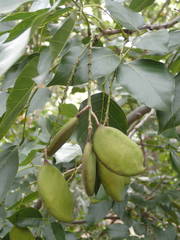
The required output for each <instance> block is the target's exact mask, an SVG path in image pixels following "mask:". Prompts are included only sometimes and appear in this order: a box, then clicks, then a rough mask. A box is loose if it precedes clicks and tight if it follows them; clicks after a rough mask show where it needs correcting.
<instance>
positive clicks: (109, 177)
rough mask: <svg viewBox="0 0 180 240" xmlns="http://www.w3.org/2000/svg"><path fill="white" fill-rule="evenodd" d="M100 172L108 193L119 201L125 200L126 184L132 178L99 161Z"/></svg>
mask: <svg viewBox="0 0 180 240" xmlns="http://www.w3.org/2000/svg"><path fill="white" fill-rule="evenodd" d="M98 173H99V177H100V180H101V183H102V185H103V187H104V189H105V191H106V193H107V194H108V195H109V196H111V198H112V199H113V200H115V201H117V202H121V201H123V200H124V191H125V186H126V185H127V184H128V183H129V182H130V178H129V177H123V176H120V175H117V174H116V173H114V172H112V171H110V170H108V169H107V168H106V167H105V166H104V165H103V164H102V163H101V162H100V161H98Z"/></svg>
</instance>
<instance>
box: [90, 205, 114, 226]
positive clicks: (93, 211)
mask: <svg viewBox="0 0 180 240" xmlns="http://www.w3.org/2000/svg"><path fill="white" fill-rule="evenodd" d="M111 206H112V201H108V200H104V201H101V202H98V203H91V204H90V206H89V210H88V215H87V216H86V220H87V223H88V224H89V225H91V224H96V223H98V222H99V221H101V220H102V219H103V218H104V217H105V216H106V214H107V213H108V211H109V210H110V208H111Z"/></svg>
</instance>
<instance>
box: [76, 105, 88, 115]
mask: <svg viewBox="0 0 180 240" xmlns="http://www.w3.org/2000/svg"><path fill="white" fill-rule="evenodd" d="M89 109H90V106H89V105H86V106H85V107H84V108H83V109H82V110H81V111H80V112H78V114H77V115H76V117H77V118H79V117H80V116H81V115H82V114H83V113H84V112H86V111H87V110H89Z"/></svg>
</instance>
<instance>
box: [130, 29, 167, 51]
mask: <svg viewBox="0 0 180 240" xmlns="http://www.w3.org/2000/svg"><path fill="white" fill-rule="evenodd" d="M168 44H169V33H168V31H167V30H166V29H161V30H159V31H151V32H146V33H144V34H142V35H141V36H140V37H138V38H137V39H136V41H135V43H134V45H135V46H136V47H137V48H140V49H143V50H147V51H148V54H151V55H153V54H157V55H160V54H161V55H164V54H166V53H168V52H169V48H168ZM146 54H147V53H146Z"/></svg>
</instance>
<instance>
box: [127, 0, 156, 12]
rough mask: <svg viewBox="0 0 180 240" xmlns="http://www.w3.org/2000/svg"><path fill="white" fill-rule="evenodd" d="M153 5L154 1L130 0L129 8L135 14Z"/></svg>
mask: <svg viewBox="0 0 180 240" xmlns="http://www.w3.org/2000/svg"><path fill="white" fill-rule="evenodd" d="M153 3H154V0H143V1H142V0H132V1H131V3H130V5H129V8H131V9H132V10H134V11H136V12H140V11H142V10H143V9H144V8H146V7H148V6H150V5H151V4H153Z"/></svg>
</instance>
